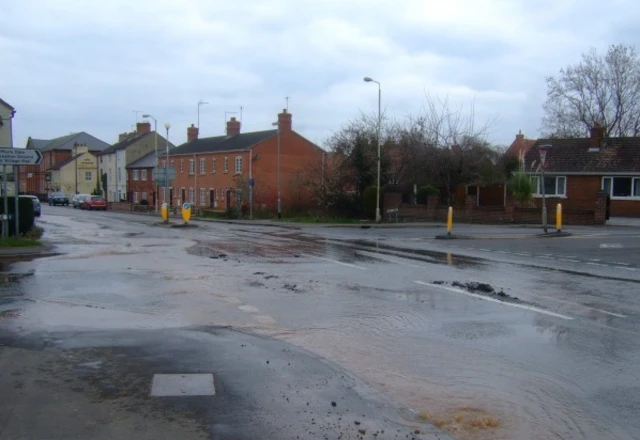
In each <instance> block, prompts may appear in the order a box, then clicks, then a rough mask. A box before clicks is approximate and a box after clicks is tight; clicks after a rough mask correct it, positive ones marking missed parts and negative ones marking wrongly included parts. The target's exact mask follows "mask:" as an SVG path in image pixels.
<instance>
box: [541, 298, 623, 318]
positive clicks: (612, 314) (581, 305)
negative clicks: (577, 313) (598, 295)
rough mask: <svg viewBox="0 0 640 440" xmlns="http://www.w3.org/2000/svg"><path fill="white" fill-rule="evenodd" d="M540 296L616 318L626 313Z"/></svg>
mask: <svg viewBox="0 0 640 440" xmlns="http://www.w3.org/2000/svg"><path fill="white" fill-rule="evenodd" d="M540 298H544V299H550V300H551V301H556V302H559V303H563V304H571V305H574V306H578V307H583V308H585V309H589V310H593V311H595V312H598V313H604V314H605V315H611V316H616V317H618V318H626V317H627V315H622V314H620V313H614V312H609V311H607V310H602V309H596V308H595V307H590V306H585V305H584V304H580V303H576V302H572V301H566V300H564V299H558V298H554V297H553V296H541V297H540Z"/></svg>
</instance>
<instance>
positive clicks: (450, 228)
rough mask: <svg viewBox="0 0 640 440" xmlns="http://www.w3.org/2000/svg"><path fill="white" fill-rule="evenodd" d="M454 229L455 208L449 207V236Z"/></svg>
mask: <svg viewBox="0 0 640 440" xmlns="http://www.w3.org/2000/svg"><path fill="white" fill-rule="evenodd" d="M452 229H453V207H452V206H449V212H448V213H447V235H451V230H452Z"/></svg>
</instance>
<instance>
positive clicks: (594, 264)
mask: <svg viewBox="0 0 640 440" xmlns="http://www.w3.org/2000/svg"><path fill="white" fill-rule="evenodd" d="M587 264H588V265H589V266H602V267H607V265H606V264H600V263H591V262H589V263H587Z"/></svg>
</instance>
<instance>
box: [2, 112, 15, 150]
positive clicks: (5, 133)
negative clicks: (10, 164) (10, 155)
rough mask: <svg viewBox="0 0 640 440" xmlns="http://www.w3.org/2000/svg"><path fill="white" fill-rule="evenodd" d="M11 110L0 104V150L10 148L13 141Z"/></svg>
mask: <svg viewBox="0 0 640 440" xmlns="http://www.w3.org/2000/svg"><path fill="white" fill-rule="evenodd" d="M11 112H12V110H11V109H10V108H8V107H6V106H4V105H3V104H0V118H2V123H3V125H2V127H0V148H11V147H13V145H12V139H13V134H12V130H13V122H12V119H11Z"/></svg>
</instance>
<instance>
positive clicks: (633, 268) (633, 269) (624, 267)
mask: <svg viewBox="0 0 640 440" xmlns="http://www.w3.org/2000/svg"><path fill="white" fill-rule="evenodd" d="M618 269H625V270H631V271H634V272H635V271H637V270H638V269H636V268H635V267H627V266H620V267H619V268H618Z"/></svg>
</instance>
